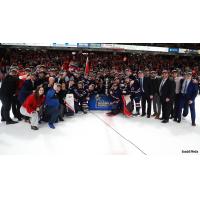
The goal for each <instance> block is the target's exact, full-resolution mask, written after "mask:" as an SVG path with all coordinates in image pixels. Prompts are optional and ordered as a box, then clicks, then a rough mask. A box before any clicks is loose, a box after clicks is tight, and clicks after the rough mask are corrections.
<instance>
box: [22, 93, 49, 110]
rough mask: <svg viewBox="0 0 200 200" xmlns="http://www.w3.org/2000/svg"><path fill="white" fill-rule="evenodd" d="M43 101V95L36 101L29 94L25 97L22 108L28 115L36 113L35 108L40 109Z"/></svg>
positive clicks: (32, 95)
mask: <svg viewBox="0 0 200 200" xmlns="http://www.w3.org/2000/svg"><path fill="white" fill-rule="evenodd" d="M44 99H45V96H44V95H43V96H41V97H40V98H39V100H38V101H37V100H36V98H35V96H34V94H31V95H30V96H28V97H27V99H26V100H25V102H24V103H23V105H22V106H23V107H24V108H25V109H26V110H27V112H28V113H32V112H33V111H36V108H37V107H40V106H41V105H42V104H43V103H44Z"/></svg>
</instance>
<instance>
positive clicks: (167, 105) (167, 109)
mask: <svg viewBox="0 0 200 200" xmlns="http://www.w3.org/2000/svg"><path fill="white" fill-rule="evenodd" d="M161 104H162V118H163V119H164V120H166V121H169V116H170V113H171V109H172V102H171V101H168V102H166V101H165V100H162V101H161Z"/></svg>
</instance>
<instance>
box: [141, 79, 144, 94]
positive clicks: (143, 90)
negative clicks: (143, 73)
mask: <svg viewBox="0 0 200 200" xmlns="http://www.w3.org/2000/svg"><path fill="white" fill-rule="evenodd" d="M140 87H141V89H142V92H144V89H143V78H141V79H140Z"/></svg>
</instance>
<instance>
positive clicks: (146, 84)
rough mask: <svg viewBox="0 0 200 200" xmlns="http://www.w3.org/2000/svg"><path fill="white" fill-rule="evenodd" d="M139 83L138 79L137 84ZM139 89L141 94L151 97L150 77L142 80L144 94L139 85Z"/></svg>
mask: <svg viewBox="0 0 200 200" xmlns="http://www.w3.org/2000/svg"><path fill="white" fill-rule="evenodd" d="M140 82H141V79H140V78H139V84H140ZM140 89H141V93H145V94H147V95H153V90H152V81H151V79H150V77H144V78H143V90H144V92H143V91H142V88H141V85H140Z"/></svg>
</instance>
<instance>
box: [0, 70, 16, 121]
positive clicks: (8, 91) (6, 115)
mask: <svg viewBox="0 0 200 200" xmlns="http://www.w3.org/2000/svg"><path fill="white" fill-rule="evenodd" d="M18 81H19V79H18V77H17V70H16V69H11V70H10V73H9V74H8V75H7V76H6V77H5V79H4V80H3V82H2V86H1V89H0V99H1V102H2V107H1V121H6V124H7V125H8V124H15V123H17V122H16V121H13V120H12V119H11V118H10V109H11V104H12V100H13V95H15V93H16V90H17V85H18Z"/></svg>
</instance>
